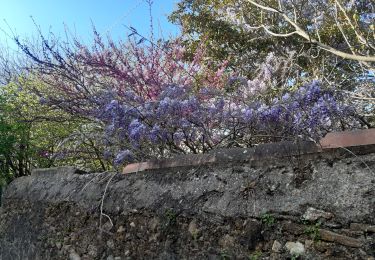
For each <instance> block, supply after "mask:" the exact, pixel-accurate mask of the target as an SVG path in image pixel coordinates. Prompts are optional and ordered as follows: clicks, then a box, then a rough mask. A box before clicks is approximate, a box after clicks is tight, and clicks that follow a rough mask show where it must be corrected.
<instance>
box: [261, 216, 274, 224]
mask: <svg viewBox="0 0 375 260" xmlns="http://www.w3.org/2000/svg"><path fill="white" fill-rule="evenodd" d="M260 219H261V220H262V222H263V223H264V224H266V225H267V226H272V225H273V224H275V222H276V219H275V217H274V216H273V215H272V214H270V213H265V214H263V215H262V216H260Z"/></svg>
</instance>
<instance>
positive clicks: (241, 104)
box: [17, 32, 359, 165]
mask: <svg viewBox="0 0 375 260" xmlns="http://www.w3.org/2000/svg"><path fill="white" fill-rule="evenodd" d="M135 33H136V32H135ZM42 40H43V50H44V51H43V52H42V53H37V52H33V51H32V48H31V47H32V46H27V45H25V44H22V43H21V42H20V41H18V40H17V42H18V44H19V46H20V47H21V48H22V49H23V50H24V52H25V53H26V54H27V55H28V56H29V57H31V58H32V59H33V61H34V63H33V66H32V67H30V68H29V69H30V70H32V71H33V73H36V74H37V75H38V77H40V79H41V80H43V81H44V82H46V83H47V84H48V85H50V86H51V89H50V90H49V91H44V92H40V91H39V92H38V91H37V93H38V95H39V96H40V98H41V101H42V102H44V103H46V104H49V105H51V106H55V107H59V108H61V109H63V110H64V111H67V112H69V113H72V114H75V115H78V116H80V117H84V118H88V119H90V120H92V122H93V123H94V124H96V125H97V129H98V132H100V133H101V134H102V138H101V139H100V141H101V145H102V146H103V147H104V148H105V152H104V154H103V156H104V157H105V158H107V159H112V160H113V161H114V163H115V164H117V165H120V164H123V163H124V162H127V161H131V160H145V159H147V158H155V157H160V156H163V157H165V156H172V155H173V154H176V153H205V152H207V151H209V150H211V149H214V148H216V147H228V146H252V145H255V144H258V143H260V142H267V141H272V140H280V139H290V138H292V137H295V136H301V137H305V138H309V139H311V138H313V139H316V138H318V137H320V136H322V135H323V134H324V133H326V132H327V131H331V130H334V129H347V128H351V127H357V126H359V122H358V120H357V118H356V115H355V111H354V109H352V108H351V107H349V106H347V105H345V104H344V103H343V102H342V101H341V100H340V96H339V95H338V94H337V93H336V92H334V91H333V90H330V89H327V88H324V87H323V86H321V84H320V83H319V82H318V81H314V82H311V83H308V84H306V85H304V86H303V87H301V88H298V89H296V88H293V87H291V86H284V88H281V89H277V91H276V92H273V89H272V78H271V77H270V75H271V74H270V73H269V72H270V70H272V69H277V68H276V67H277V66H276V64H273V63H272V55H271V56H270V58H269V59H268V60H266V61H265V63H264V64H263V65H262V66H260V70H259V71H258V76H256V77H254V78H252V79H247V78H242V77H240V76H238V75H236V74H234V73H232V74H230V73H228V71H230V70H226V68H227V62H225V61H224V62H221V63H219V64H218V63H216V64H212V63H210V62H209V61H207V60H205V59H204V57H205V55H204V53H205V50H204V48H203V47H200V48H197V49H196V52H195V53H194V55H193V56H192V57H191V58H190V61H186V56H185V54H186V53H185V49H184V48H183V47H182V44H181V42H180V40H178V39H177V40H174V41H169V42H162V41H160V42H158V44H154V43H151V44H147V43H145V42H144V41H145V39H144V38H141V39H140V40H139V38H138V39H137V41H136V39H134V38H133V39H132V40H130V41H128V42H119V43H114V42H113V41H111V40H108V41H107V42H105V41H103V40H102V39H101V38H100V36H99V35H98V34H96V37H95V44H94V45H93V47H91V48H89V47H87V46H85V45H83V44H81V43H80V42H78V41H77V40H74V45H73V46H69V45H62V44H58V42H56V41H52V42H48V41H46V40H44V38H43V37H42ZM270 93H271V94H270ZM272 93H273V94H272Z"/></svg>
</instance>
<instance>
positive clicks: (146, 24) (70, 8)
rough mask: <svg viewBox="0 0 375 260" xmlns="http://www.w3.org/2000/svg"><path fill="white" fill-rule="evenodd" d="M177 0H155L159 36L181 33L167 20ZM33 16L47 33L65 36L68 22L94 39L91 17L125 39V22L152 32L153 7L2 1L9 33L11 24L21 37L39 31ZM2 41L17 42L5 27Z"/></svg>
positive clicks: (75, 0)
mask: <svg viewBox="0 0 375 260" xmlns="http://www.w3.org/2000/svg"><path fill="white" fill-rule="evenodd" d="M176 2H177V0H154V4H153V7H152V13H153V19H154V34H155V37H156V38H160V37H161V36H163V37H164V38H168V37H169V36H174V35H177V34H178V31H179V29H178V27H176V26H174V25H172V24H170V23H169V22H168V20H167V15H168V14H169V13H171V12H172V10H173V9H174V7H175V5H176ZM30 16H32V17H33V18H34V20H35V22H36V23H37V24H38V25H39V26H40V27H41V29H42V32H43V33H48V31H52V32H53V33H54V34H55V35H57V36H61V37H63V36H64V35H65V34H64V23H65V24H66V25H67V27H68V28H69V30H70V32H71V33H73V34H76V35H77V36H78V37H79V38H80V39H82V40H84V41H88V40H90V39H92V30H91V21H92V22H93V23H94V25H95V26H96V28H97V31H98V32H99V33H101V34H103V35H106V34H107V33H109V34H110V35H111V36H112V37H113V38H114V39H117V38H119V37H121V38H123V39H124V38H125V37H126V36H127V35H128V34H129V31H127V29H126V28H125V27H124V25H127V26H132V27H134V28H136V29H137V30H138V32H140V33H141V34H143V35H145V36H149V35H150V17H149V10H148V5H147V3H146V1H145V0H107V1H104V0H56V1H53V0H1V1H0V28H1V29H2V30H5V31H6V32H7V33H8V34H9V35H10V34H11V33H10V29H9V28H8V25H9V27H10V28H11V29H12V30H13V31H14V32H15V33H16V34H17V35H19V36H21V38H23V37H30V36H32V35H36V32H37V30H36V27H35V25H34V24H33V22H32V19H31V18H30ZM4 20H5V21H6V22H5V21H4ZM7 24H8V25H7ZM0 41H1V44H2V45H4V44H5V43H6V42H8V44H9V45H10V46H14V45H13V43H11V40H10V39H9V37H7V36H6V35H5V33H4V32H3V31H0Z"/></svg>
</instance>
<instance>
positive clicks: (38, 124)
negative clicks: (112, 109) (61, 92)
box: [0, 77, 110, 186]
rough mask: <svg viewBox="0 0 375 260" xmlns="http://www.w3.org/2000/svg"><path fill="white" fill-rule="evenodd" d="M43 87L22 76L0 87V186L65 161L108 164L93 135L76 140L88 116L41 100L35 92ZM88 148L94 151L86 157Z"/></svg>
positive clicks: (93, 166)
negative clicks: (65, 110) (49, 104)
mask: <svg viewBox="0 0 375 260" xmlns="http://www.w3.org/2000/svg"><path fill="white" fill-rule="evenodd" d="M46 88H47V86H46V85H44V84H42V83H40V82H38V81H37V80H35V79H26V78H22V77H21V78H19V79H18V81H17V82H11V83H9V84H8V85H5V86H2V87H1V88H0V95H1V96H0V186H4V185H5V184H6V183H8V182H9V181H11V180H12V179H13V178H17V177H21V176H24V175H28V174H30V171H31V170H32V169H33V168H48V167H53V166H59V165H66V164H71V165H73V164H74V165H76V166H78V167H81V168H84V169H85V170H95V169H101V170H106V169H107V168H109V167H110V166H109V165H108V164H104V162H103V160H102V159H101V151H100V148H98V147H97V146H96V144H95V141H94V139H93V138H91V139H90V138H89V137H87V138H86V139H80V141H78V139H79V138H78V137H82V135H84V134H87V131H88V130H87V128H88V127H86V128H85V127H84V126H87V125H88V123H89V122H88V121H87V120H85V119H82V118H77V117H73V116H71V115H68V114H67V113H65V112H62V111H61V110H59V109H58V108H54V107H48V106H45V105H43V104H41V103H40V101H39V97H38V96H37V95H36V94H35V93H37V92H38V91H40V90H41V89H44V90H45V89H46ZM47 91H48V89H47ZM84 130H85V131H86V132H85V131H84ZM91 130H92V129H91ZM77 136H78V137H77ZM89 150H90V151H94V155H91V156H89V157H88V159H87V160H85V152H86V151H89ZM100 162H101V163H100Z"/></svg>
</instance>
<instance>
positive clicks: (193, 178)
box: [0, 150, 375, 260]
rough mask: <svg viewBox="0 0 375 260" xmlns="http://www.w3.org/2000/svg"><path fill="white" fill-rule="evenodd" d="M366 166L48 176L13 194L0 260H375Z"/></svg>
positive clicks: (289, 161)
mask: <svg viewBox="0 0 375 260" xmlns="http://www.w3.org/2000/svg"><path fill="white" fill-rule="evenodd" d="M233 151H234V150H233ZM238 152H239V150H237V153H238ZM228 153H230V151H229V152H228ZM365 164H367V166H369V167H372V168H373V166H374V164H375V154H374V153H369V154H365V155H360V156H358V157H354V156H350V157H346V158H344V157H342V155H341V156H340V155H338V154H334V153H319V154H315V155H311V154H310V155H309V156H297V157H296V156H293V157H284V158H283V159H272V160H271V159H266V160H263V161H257V162H254V161H250V162H249V161H247V162H238V161H237V162H232V163H230V162H225V160H223V163H221V164H220V163H214V164H208V165H201V166H194V167H177V168H170V169H164V170H163V169H160V170H151V171H144V172H138V173H134V174H127V175H124V174H116V175H113V174H112V173H95V174H82V173H80V172H78V171H76V170H75V169H74V168H69V167H66V168H55V169H46V170H37V171H35V172H34V173H33V174H32V175H31V176H28V177H23V178H20V179H17V180H15V181H14V182H12V183H11V184H10V185H9V187H8V188H7V189H6V191H5V193H4V195H3V202H4V205H3V207H2V208H1V211H0V259H4V260H7V259H69V258H70V259H76V260H77V259H108V260H109V259H297V257H298V259H374V256H375V174H374V172H373V171H371V170H369V169H368V168H367V166H366V165H365ZM104 191H105V192H104ZM104 193H105V194H104ZM103 194H104V195H105V196H104V197H103ZM103 198H104V200H103ZM101 213H103V214H101Z"/></svg>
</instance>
